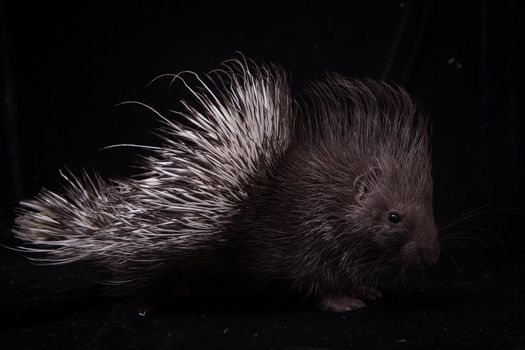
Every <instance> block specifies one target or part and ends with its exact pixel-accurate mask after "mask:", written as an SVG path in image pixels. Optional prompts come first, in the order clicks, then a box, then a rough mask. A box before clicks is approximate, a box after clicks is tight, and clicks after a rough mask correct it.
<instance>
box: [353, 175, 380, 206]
mask: <svg viewBox="0 0 525 350" xmlns="http://www.w3.org/2000/svg"><path fill="white" fill-rule="evenodd" d="M380 177H381V171H380V170H379V169H378V168H375V167H374V168H370V169H368V170H367V171H365V172H364V173H363V174H361V175H359V176H358V177H357V178H356V179H355V181H354V190H355V200H356V202H357V203H360V204H362V203H363V202H364V201H365V200H366V199H367V197H368V195H369V194H370V192H371V189H372V188H373V187H374V186H373V184H374V182H377V181H378V179H379V178H380Z"/></svg>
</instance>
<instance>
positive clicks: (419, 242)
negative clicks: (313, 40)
mask: <svg viewBox="0 0 525 350" xmlns="http://www.w3.org/2000/svg"><path fill="white" fill-rule="evenodd" d="M188 74H192V75H193V76H194V77H195V78H196V79H197V81H198V82H199V83H198V84H197V86H190V85H189V84H187V82H186V80H185V79H183V77H182V76H181V75H175V76H173V79H174V80H175V79H181V81H182V82H183V83H184V85H185V86H186V88H187V90H188V91H189V92H190V93H191V95H192V96H193V100H194V103H193V104H190V103H188V102H184V101H182V105H183V106H184V108H183V110H182V111H180V112H177V114H178V115H179V116H178V118H167V117H166V116H163V115H161V114H160V113H158V112H157V111H155V110H153V109H151V108H150V107H148V108H150V109H151V110H152V111H153V112H155V113H156V114H157V115H158V116H159V118H160V120H161V122H162V123H163V126H164V129H163V134H162V140H163V145H162V146H160V147H147V148H148V150H149V151H150V153H149V155H148V156H145V157H144V158H143V163H142V168H143V174H142V175H141V176H140V177H138V178H130V179H124V180H111V181H105V180H103V179H101V178H100V177H99V176H96V175H95V176H93V177H89V176H87V175H86V174H83V175H82V176H81V177H76V176H74V175H72V174H68V175H64V177H65V178H66V180H67V182H68V184H67V186H66V187H65V188H64V191H63V194H59V193H56V192H52V191H49V190H45V189H44V190H43V191H42V192H41V193H40V194H39V195H38V196H37V197H36V198H35V199H34V200H30V201H24V202H22V203H21V209H20V216H19V217H18V218H17V220H16V227H15V230H14V232H15V234H16V236H17V237H18V238H20V239H22V240H23V241H25V242H26V245H24V246H23V247H21V248H20V249H22V250H23V251H25V252H28V253H43V255H44V257H43V258H38V259H39V261H42V262H45V263H50V264H63V263H71V262H87V263H90V264H92V265H95V266H96V267H97V268H98V269H99V270H101V276H102V277H101V278H102V279H103V281H104V282H105V283H106V284H108V285H110V288H111V289H112V290H113V291H115V292H116V293H119V294H129V295H141V294H144V295H147V294H148V290H149V289H150V288H151V286H152V285H154V284H155V283H156V282H158V281H159V280H163V278H164V277H165V276H171V277H172V279H174V280H177V279H179V280H180V281H181V284H183V283H184V281H187V280H188V279H192V278H194V277H195V276H207V275H213V274H215V273H220V271H221V270H230V269H231V270H233V271H236V273H238V275H239V276H252V277H253V279H254V281H256V284H258V285H265V284H270V283H271V282H272V281H286V283H287V285H288V286H289V289H290V290H294V291H297V292H299V293H301V294H303V295H308V296H314V297H316V298H318V299H322V298H324V297H326V296H328V297H331V296H334V297H337V296H340V295H346V294H348V293H350V292H351V291H353V290H355V289H356V288H358V287H361V286H367V285H373V284H374V281H375V278H376V276H377V275H378V273H380V272H381V271H382V270H385V269H392V268H395V269H403V268H405V267H407V266H410V265H414V264H416V265H417V264H421V263H429V264H431V263H433V262H434V261H435V259H436V258H437V254H439V245H438V243H437V239H436V233H437V231H436V228H435V224H434V219H433V214H432V177H431V173H430V170H431V162H430V154H429V146H428V135H427V126H426V121H425V119H424V118H422V117H420V116H419V115H418V113H417V112H416V110H415V107H414V104H413V102H412V100H411V98H410V97H409V96H408V94H407V93H406V92H405V91H404V90H403V89H401V88H399V87H394V86H391V85H388V84H386V83H384V82H377V81H372V80H352V79H347V78H344V77H342V76H339V75H327V76H326V77H325V78H324V79H323V80H321V81H318V82H314V83H312V84H311V85H310V87H309V89H308V91H307V93H306V95H305V96H304V97H303V98H302V99H300V98H294V97H293V96H292V94H291V91H290V87H289V84H288V82H287V78H286V76H285V74H284V72H283V71H282V70H281V69H280V68H278V67H275V66H270V65H262V66H259V67H257V66H256V65H255V64H253V63H246V62H245V61H240V60H231V61H227V62H226V63H224V64H223V66H222V68H221V69H220V70H216V71H213V72H212V73H210V74H209V75H205V77H204V78H201V77H199V76H197V75H195V74H194V73H188ZM181 117H182V120H181ZM392 210H394V211H395V213H396V214H399V215H400V216H402V217H403V221H402V223H401V225H399V223H398V224H395V225H394V224H392V223H389V222H388V221H386V220H385V216H386V215H390V214H388V213H390V212H392ZM191 276H193V277H191Z"/></svg>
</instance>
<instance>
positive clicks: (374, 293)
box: [318, 286, 383, 312]
mask: <svg viewBox="0 0 525 350" xmlns="http://www.w3.org/2000/svg"><path fill="white" fill-rule="evenodd" d="M382 297H383V295H382V294H381V292H380V291H379V290H378V289H376V288H373V287H365V286H359V287H356V288H354V289H353V290H352V292H351V293H350V294H348V295H344V294H343V295H338V296H327V297H324V298H322V299H321V301H320V302H319V304H318V307H319V309H321V310H324V311H332V312H344V311H350V310H355V309H360V308H362V307H365V306H366V303H365V301H375V300H377V299H380V298H382Z"/></svg>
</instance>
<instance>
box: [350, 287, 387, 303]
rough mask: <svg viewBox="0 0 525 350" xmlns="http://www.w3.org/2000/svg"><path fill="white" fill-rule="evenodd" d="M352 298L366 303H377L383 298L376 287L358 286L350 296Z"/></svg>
mask: <svg viewBox="0 0 525 350" xmlns="http://www.w3.org/2000/svg"><path fill="white" fill-rule="evenodd" d="M350 295H351V296H352V297H355V298H358V299H362V300H365V301H376V300H378V299H381V298H382V297H383V294H381V292H380V291H379V289H377V288H374V287H366V286H358V287H356V288H354V289H353V290H352V293H351V294H350Z"/></svg>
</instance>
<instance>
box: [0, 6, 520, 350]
mask: <svg viewBox="0 0 525 350" xmlns="http://www.w3.org/2000/svg"><path fill="white" fill-rule="evenodd" d="M0 9H1V10H2V12H1V15H2V17H1V18H0V23H1V24H2V46H1V55H0V62H1V64H2V70H1V76H0V77H1V78H2V86H1V92H2V101H1V107H2V115H1V121H0V122H1V124H0V125H1V128H0V142H1V143H2V146H1V147H2V148H1V149H2V152H1V153H0V157H1V159H0V161H1V163H0V164H2V171H0V176H1V181H2V184H3V185H2V191H0V205H1V208H2V212H1V216H0V217H1V220H0V221H1V225H2V227H3V228H2V230H1V231H0V232H1V233H0V237H1V241H0V242H1V243H3V244H15V243H16V242H14V241H13V240H12V239H11V238H10V237H9V227H10V225H11V224H12V219H13V207H14V206H15V204H16V202H17V201H19V200H20V199H23V198H28V197H31V196H33V195H35V194H36V193H37V191H38V190H39V189H40V188H41V187H42V186H46V187H49V188H53V189H57V188H58V187H59V185H60V184H59V181H57V179H58V178H59V176H58V169H60V168H63V167H64V166H67V167H69V168H70V169H72V170H73V171H74V172H78V171H80V169H81V168H82V167H86V168H88V169H92V168H94V169H97V171H99V172H101V173H102V174H103V176H105V177H114V176H127V175H129V174H132V173H133V172H134V171H135V170H134V169H133V168H132V167H130V164H132V163H133V152H132V151H129V150H126V149H117V150H110V151H103V152H99V151H98V150H99V148H101V147H104V146H107V145H110V144H115V143H139V144H157V143H158V141H157V140H156V139H155V137H154V136H153V135H151V134H150V133H148V132H146V130H154V129H155V128H156V127H158V122H157V121H156V120H155V118H154V117H152V116H151V115H150V114H148V113H147V111H144V110H137V109H136V108H130V107H129V108H128V107H119V108H113V105H115V104H116V103H118V102H121V101H124V100H140V101H144V102H146V103H148V104H150V105H154V106H157V107H158V108H159V109H161V110H163V109H166V108H174V107H176V106H177V101H178V97H177V93H178V92H177V91H176V89H169V88H168V87H167V85H168V84H167V83H166V84H163V83H155V84H153V85H151V86H149V87H146V84H147V83H148V82H149V81H150V80H151V79H152V78H154V77H156V76H157V75H159V74H162V73H166V72H169V73H175V72H178V71H181V70H184V69H191V70H194V71H197V72H203V71H208V70H210V69H213V68H215V67H216V66H217V64H218V63H219V62H220V61H222V60H224V59H227V58H230V57H232V56H233V55H235V51H236V50H238V51H241V52H243V53H244V54H245V55H247V56H249V57H251V58H253V59H255V60H256V61H273V62H275V63H277V64H280V65H282V66H284V67H285V69H286V70H287V71H288V72H290V74H291V76H292V81H293V85H294V88H295V89H296V90H297V91H299V90H300V89H301V88H302V87H303V86H304V83H305V82H306V81H308V80H309V79H314V78H316V77H319V76H321V75H322V74H323V72H325V71H336V72H339V73H342V74H345V75H351V76H354V77H373V78H384V79H387V80H393V81H394V82H398V83H400V84H402V85H403V86H405V87H406V88H407V89H408V90H409V91H410V92H411V93H412V94H413V95H414V96H415V98H416V100H417V101H418V103H419V105H420V107H421V108H422V110H423V111H424V112H425V114H426V115H428V117H429V119H430V120H431V122H432V125H433V136H432V147H433V162H434V166H433V168H434V180H435V212H436V218H437V221H438V224H440V227H441V229H442V230H441V232H440V234H441V237H442V240H443V242H444V248H445V249H444V252H443V254H442V258H441V261H440V263H439V264H438V266H436V267H435V268H433V269H431V270H429V271H427V272H426V274H425V276H424V277H423V278H419V277H418V278H416V279H414V280H411V281H409V282H408V283H407V284H406V285H404V286H403V285H401V286H399V285H393V286H388V287H387V288H386V289H385V298H384V300H382V301H379V302H377V303H374V304H372V305H370V306H369V307H367V308H365V309H360V310H357V311H352V312H349V313H344V314H330V313H323V312H318V311H312V310H310V309H309V308H308V307H307V306H306V305H300V304H294V303H292V304H285V303H272V302H271V301H268V300H261V299H258V298H253V299H249V298H235V297H231V298H226V299H225V298H220V297H216V298H208V299H206V300H202V299H198V298H189V299H183V300H175V301H174V302H173V304H170V305H158V306H157V308H156V309H154V310H152V311H149V312H147V313H146V314H145V315H144V316H141V315H140V314H139V312H142V311H143V310H141V309H137V308H135V307H132V306H129V305H125V304H124V303H122V301H119V300H115V299H109V298H106V297H103V296H101V295H100V291H99V287H98V286H96V285H95V284H94V283H92V282H90V281H89V279H86V278H83V277H82V276H83V272H84V271H83V267H79V266H61V267H39V266H34V265H31V264H30V263H29V262H27V261H26V260H25V259H24V258H23V257H21V256H20V255H18V254H16V253H13V252H11V251H9V250H7V249H0V259H1V265H0V348H2V349H35V348H49V349H61V348H64V349H74V348H80V349H92V348H115V347H120V348H147V347H149V348H170V349H171V348H188V349H193V348H203V349H204V348H238V349H248V348H260V349H273V348H275V349H325V348H327V349H332V348H337V349H339V348H341V349H343V348H351V347H355V348H445V349H446V348H461V349H463V348H480V347H485V348H514V349H519V348H525V336H524V335H523V334H522V333H523V330H525V278H524V277H525V276H524V273H523V271H524V268H525V263H524V261H525V259H524V257H523V252H524V251H525V250H524V248H523V247H525V238H524V237H525V235H524V234H523V228H522V227H523V225H522V220H523V217H524V214H525V213H524V206H523V204H522V203H523V198H525V185H524V184H523V179H524V175H525V174H524V173H525V171H524V161H523V150H524V145H523V131H524V122H523V111H522V108H521V98H522V91H521V88H520V87H519V85H520V82H521V79H522V77H523V74H522V73H523V68H522V65H523V62H524V60H523V57H522V55H521V52H520V51H521V49H523V35H522V26H523V25H522V23H523V11H522V10H521V8H519V6H518V2H495V1H494V2H491V1H482V2H479V3H476V4H463V3H459V2H441V1H439V2H438V1H418V2H416V1H403V2H373V1H372V2H370V1H361V2H352V3H351V4H348V3H346V2H341V3H339V4H331V3H330V4H329V3H311V2H297V3H293V2H286V3H279V4H270V3H259V4H256V5H247V4H244V5H242V6H233V5H227V4H224V3H222V2H217V3H215V4H213V5H211V4H201V3H198V2H191V3H185V4H171V5H169V6H168V5H158V6H153V5H151V6H142V5H138V4H137V3H130V4H127V5H125V6H122V7H117V6H114V7H113V8H112V7H111V6H108V5H106V6H104V7H96V6H95V5H89V6H88V5H84V6H79V5H78V4H75V5H74V7H73V5H71V7H68V6H67V5H60V6H58V5H55V6H53V5H49V4H45V5H40V6H36V7H35V6H33V7H31V8H29V7H28V8H21V7H18V6H14V5H10V4H1V5H0ZM471 211H474V213H475V214H476V215H474V216H473V217H471V218H469V220H467V221H464V222H457V223H456V224H455V225H452V226H451V227H447V222H449V221H454V219H455V218H457V217H458V216H459V217H461V215H462V214H464V213H470V212H471Z"/></svg>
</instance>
